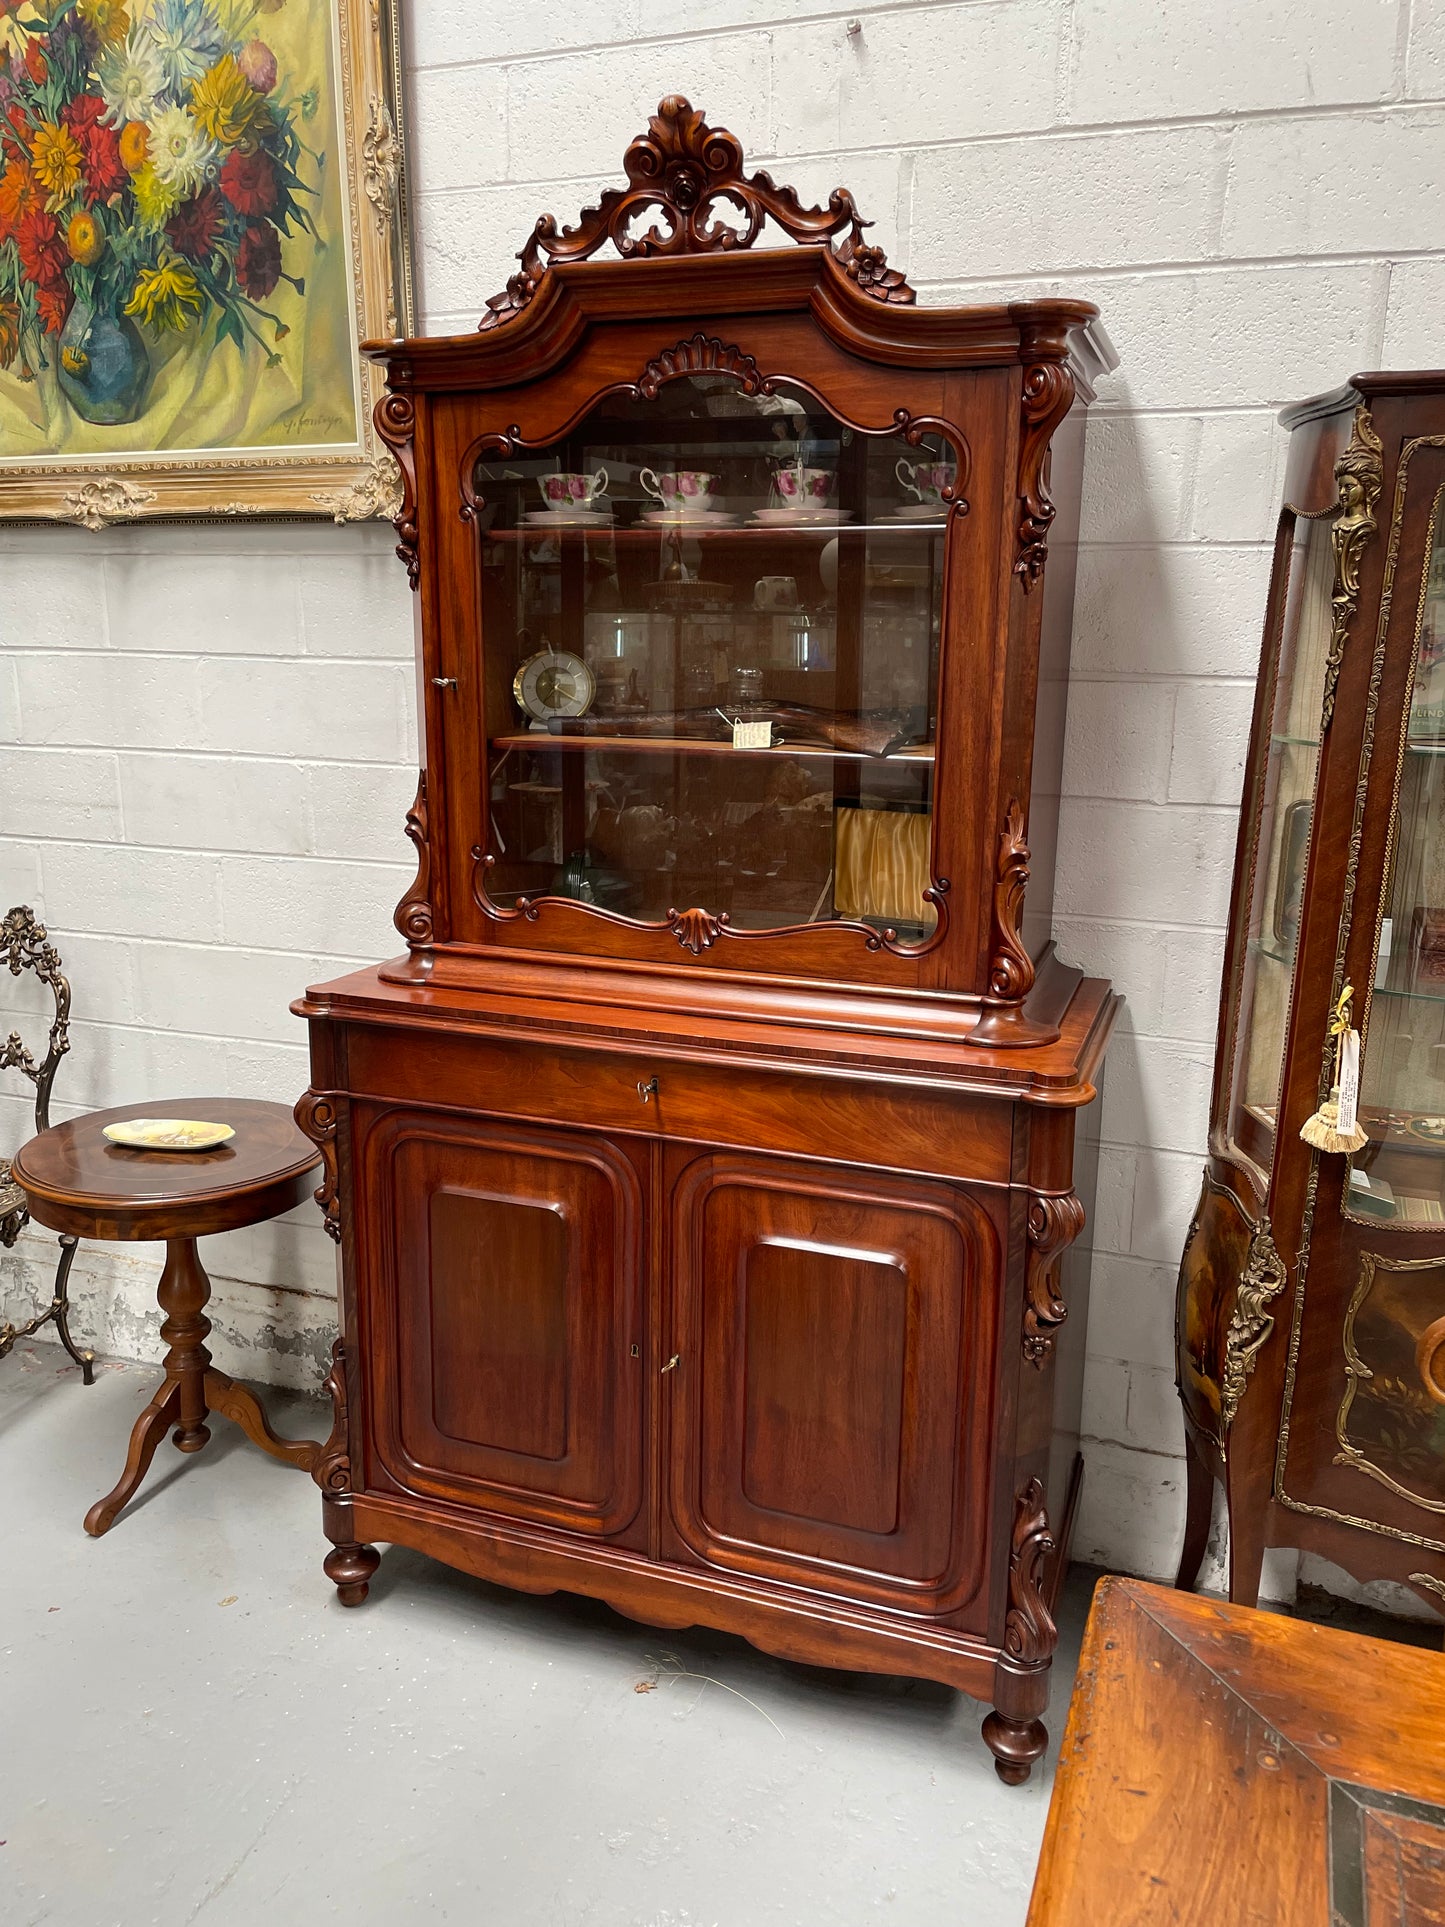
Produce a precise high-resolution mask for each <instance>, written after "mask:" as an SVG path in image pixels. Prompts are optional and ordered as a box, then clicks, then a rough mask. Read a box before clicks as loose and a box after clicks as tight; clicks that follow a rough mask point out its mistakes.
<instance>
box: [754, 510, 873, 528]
mask: <svg viewBox="0 0 1445 1927" xmlns="http://www.w3.org/2000/svg"><path fill="white" fill-rule="evenodd" d="M852 518H853V511H852V509H755V510H754V511H753V521H754V523H755V524H756V525H757V527H758V528H760V529H810V528H816V527H819V526H822V527H824V528H830V527H832V526H834V525H836V524H837V523H839V522H849V521H851V520H852Z"/></svg>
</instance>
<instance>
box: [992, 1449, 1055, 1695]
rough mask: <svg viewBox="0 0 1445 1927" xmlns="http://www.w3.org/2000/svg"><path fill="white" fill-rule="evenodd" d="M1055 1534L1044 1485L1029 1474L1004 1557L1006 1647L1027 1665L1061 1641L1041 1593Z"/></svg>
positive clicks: (1039, 1659) (1038, 1659) (1046, 1654)
mask: <svg viewBox="0 0 1445 1927" xmlns="http://www.w3.org/2000/svg"><path fill="white" fill-rule="evenodd" d="M1053 1550H1054V1535H1053V1533H1052V1532H1051V1531H1050V1530H1049V1515H1048V1513H1047V1512H1046V1511H1045V1510H1044V1488H1043V1484H1042V1482H1041V1481H1040V1480H1038V1479H1031V1480H1030V1481H1029V1483H1028V1485H1027V1486H1025V1488H1024V1490H1023V1491H1022V1492H1021V1493H1020V1494H1019V1496H1018V1502H1017V1505H1016V1507H1015V1510H1014V1531H1013V1549H1012V1551H1011V1553H1010V1555H1009V1562H1008V1596H1009V1607H1008V1614H1007V1616H1006V1618H1005V1620H1004V1633H1003V1644H1004V1651H1005V1652H1006V1653H1008V1655H1009V1656H1010V1658H1012V1659H1017V1660H1021V1661H1023V1663H1024V1664H1025V1665H1030V1666H1032V1665H1037V1664H1039V1663H1040V1662H1041V1661H1043V1660H1046V1659H1047V1658H1048V1657H1049V1655H1050V1654H1051V1653H1052V1652H1053V1650H1054V1648H1055V1646H1057V1645H1058V1643H1059V1633H1058V1628H1057V1627H1056V1626H1055V1624H1054V1619H1053V1614H1052V1613H1051V1612H1050V1611H1049V1608H1048V1603H1047V1601H1046V1600H1045V1598H1044V1588H1043V1581H1044V1562H1045V1560H1047V1559H1048V1558H1049V1557H1050V1556H1051V1555H1052V1553H1053Z"/></svg>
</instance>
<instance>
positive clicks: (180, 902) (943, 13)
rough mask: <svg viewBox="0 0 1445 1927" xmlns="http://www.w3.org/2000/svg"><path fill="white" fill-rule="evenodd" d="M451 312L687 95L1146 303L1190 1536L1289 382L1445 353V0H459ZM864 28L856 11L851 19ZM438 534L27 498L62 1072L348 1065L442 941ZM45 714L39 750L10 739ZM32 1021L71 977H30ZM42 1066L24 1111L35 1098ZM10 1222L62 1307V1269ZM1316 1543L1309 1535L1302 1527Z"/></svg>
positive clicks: (1141, 1192)
mask: <svg viewBox="0 0 1445 1927" xmlns="http://www.w3.org/2000/svg"><path fill="white" fill-rule="evenodd" d="M406 12H407V20H406V26H407V33H408V39H407V56H408V59H409V61H410V62H411V68H410V73H409V86H410V88H411V94H412V112H413V135H412V159H413V180H412V184H413V193H414V206H415V209H416V234H417V243H418V275H419V284H420V289H421V297H422V304H423V311H424V321H425V325H426V327H427V328H428V330H429V331H432V332H439V331H445V330H448V329H452V328H468V327H471V326H472V325H474V324H475V321H476V318H477V316H478V314H479V313H480V311H481V308H482V304H483V302H484V300H485V297H486V296H487V295H489V294H491V293H494V292H495V291H496V290H497V289H499V288H500V287H501V286H502V284H503V282H504V281H505V280H506V278H507V275H508V274H509V273H510V272H511V269H512V265H513V263H512V257H513V255H514V253H515V251H516V249H517V248H518V247H520V246H521V244H522V241H523V239H524V238H525V236H526V234H527V233H528V231H529V229H530V227H531V225H532V222H533V220H534V219H535V217H536V215H537V214H538V213H539V212H541V211H542V210H543V209H550V210H551V211H552V212H554V213H555V214H557V215H558V216H559V217H560V218H563V219H568V218H570V217H571V216H573V215H574V214H575V212H576V210H577V209H578V208H579V207H580V206H582V205H583V204H584V203H585V202H587V201H590V200H592V199H593V198H595V193H596V190H597V188H598V186H599V185H602V184H605V183H609V182H611V181H614V180H617V179H619V178H620V160H621V154H622V149H623V148H624V146H625V145H626V143H627V141H628V140H629V139H630V138H631V137H632V135H633V134H634V133H636V132H637V131H639V130H640V128H641V127H642V126H643V124H644V122H645V119H646V115H647V113H648V112H649V111H650V109H651V108H652V107H653V106H654V105H655V103H656V101H657V100H658V98H659V97H660V96H661V95H662V94H664V93H667V92H673V91H683V92H686V93H688V94H689V95H690V96H691V98H692V99H693V101H694V103H695V104H697V105H699V106H701V107H703V108H704V109H705V110H706V111H707V112H708V113H709V114H711V115H712V116H714V117H715V118H716V119H718V120H720V121H722V122H724V123H725V124H726V125H728V126H730V127H732V128H734V129H735V130H736V131H737V132H738V133H739V134H740V135H741V136H742V137H743V138H744V140H745V141H746V143H747V147H748V151H749V155H750V158H752V159H754V160H755V161H757V162H759V163H761V164H763V165H766V166H768V167H769V168H771V169H772V171H773V172H774V174H775V175H776V177H777V178H779V179H785V180H791V181H794V182H796V183H797V184H798V186H799V187H800V189H801V190H803V191H804V192H806V193H807V194H809V195H811V196H813V197H815V198H821V197H824V196H826V194H827V192H828V191H829V189H830V188H831V187H833V186H834V185H836V184H837V183H839V182H843V183H846V184H847V185H848V186H850V187H851V188H853V190H854V192H855V194H856V195H857V197H858V200H859V203H860V205H861V207H862V208H863V211H864V212H865V214H869V215H871V216H873V217H874V219H875V220H876V222H877V234H878V238H879V239H880V240H881V241H882V242H883V244H884V245H885V246H886V247H887V249H888V251H889V254H890V256H892V257H893V258H896V259H897V260H898V261H899V262H900V263H902V264H903V265H904V266H905V267H906V268H907V269H908V270H909V272H910V274H911V276H912V278H913V279H914V280H915V281H916V282H917V283H919V284H920V286H921V289H922V293H923V298H924V299H925V300H942V299H954V300H965V301H967V300H978V299H984V298H996V297H1008V296H1013V295H1028V294H1036V293H1043V292H1063V293H1070V294H1081V295H1085V296H1088V297H1090V298H1092V299H1095V300H1097V301H1098V302H1099V303H1100V304H1101V305H1102V307H1103V309H1104V314H1105V319H1106V322H1107V325H1108V327H1109V330H1110V332H1111V334H1112V335H1113V337H1114V340H1115V341H1116V343H1117V344H1118V347H1119V351H1120V355H1121V357H1122V362H1121V366H1120V368H1119V371H1118V373H1117V374H1115V375H1113V376H1111V377H1109V378H1108V380H1107V381H1106V382H1105V383H1104V384H1103V389H1102V393H1101V402H1100V406H1099V407H1098V408H1097V409H1096V411H1095V414H1094V417H1093V422H1092V424H1091V427H1090V432H1089V443H1088V465H1087V474H1086V490H1087V494H1086V500H1085V504H1084V511H1083V523H1082V532H1081V535H1082V547H1081V553H1080V565H1079V593H1078V599H1077V604H1076V611H1075V641H1074V678H1073V691H1072V702H1071V708H1070V717H1069V737H1068V747H1067V757H1066V768H1065V790H1066V797H1065V805H1064V820H1063V823H1062V826H1061V850H1060V878H1059V892H1058V931H1059V936H1060V941H1061V944H1062V947H1063V948H1064V950H1065V952H1066V954H1068V955H1070V956H1071V957H1073V958H1076V959H1078V960H1079V961H1081V962H1083V963H1085V964H1087V965H1089V966H1090V967H1091V968H1093V969H1096V970H1099V971H1101V972H1103V973H1105V974H1107V975H1110V976H1112V977H1113V979H1114V980H1115V982H1116V983H1117V985H1118V986H1119V988H1120V989H1121V990H1122V991H1123V992H1124V993H1125V995H1126V997H1127V998H1128V1009H1127V1013H1126V1016H1125V1018H1124V1022H1123V1026H1122V1030H1121V1033H1120V1036H1119V1042H1118V1046H1117V1049H1116V1051H1115V1054H1114V1057H1113V1060H1112V1064H1111V1072H1110V1082H1109V1088H1108V1096H1107V1100H1106V1106H1105V1131H1106V1137H1107V1142H1106V1144H1105V1146H1104V1150H1103V1154H1102V1159H1101V1174H1100V1197H1099V1208H1098V1216H1097V1221H1096V1226H1095V1233H1096V1241H1097V1245H1098V1249H1099V1257H1098V1262H1097V1269H1096V1276H1095V1286H1094V1304H1093V1312H1092V1316H1091V1321H1090V1329H1089V1351H1090V1365H1089V1377H1088V1383H1087V1422H1088V1426H1089V1429H1090V1432H1091V1435H1092V1436H1091V1441H1090V1448H1089V1457H1090V1476H1089V1482H1088V1486H1087V1489H1086V1497H1085V1504H1084V1511H1083V1515H1082V1518H1081V1521H1080V1527H1079V1549H1080V1551H1081V1552H1082V1553H1084V1554H1085V1555H1087V1556H1091V1557H1095V1558H1099V1559H1102V1560H1105V1561H1109V1562H1113V1563H1117V1564H1120V1565H1123V1566H1125V1567H1129V1568H1132V1569H1133V1570H1136V1571H1141V1572H1147V1573H1152V1574H1163V1573H1167V1572H1168V1571H1169V1570H1170V1569H1171V1564H1172V1561H1173V1559H1174V1557H1175V1554H1176V1548H1177V1543H1178V1537H1179V1530H1180V1519H1181V1508H1182V1488H1181V1465H1180V1459H1179V1452H1180V1443H1181V1433H1180V1425H1179V1419H1178V1416H1177V1410H1176V1406H1175V1402H1174V1392H1173V1386H1172V1360H1171V1344H1172V1301H1173V1280H1174V1268H1175V1265H1176V1264H1177V1261H1178V1255H1179V1248H1180V1244H1181V1242H1182V1239H1183V1235H1184V1230H1185V1227H1186V1225H1187V1223H1188V1219H1189V1214H1190V1211H1191V1209H1192V1207H1193V1203H1194V1198H1195V1194H1196V1191H1197V1187H1198V1181H1199V1165H1200V1159H1201V1154H1202V1150H1203V1145H1204V1134H1205V1125H1206V1106H1207V1101H1208V1087H1209V1064H1210V1056H1211V1052H1212V1048H1213V1039H1214V1021H1215V1004H1216V999H1217V995H1218V976H1219V965H1220V956H1221V948H1222V928H1223V923H1224V918H1225V915H1226V911H1227V906H1228V897H1229V881H1230V871H1231V867H1232V863H1233V854H1234V834H1235V812H1236V807H1237V799H1238V793H1239V782H1240V769H1241V759H1242V755H1243V750H1244V742H1245V736H1246V733H1247V729H1248V720H1249V705H1250V696H1251V685H1252V680H1253V676H1254V670H1255V664H1256V660H1257V654H1258V646H1259V632H1260V625H1261V619H1262V615H1263V606H1264V592H1265V584H1266V578H1267V573H1268V566H1269V541H1270V535H1271V530H1272V527H1273V522H1274V517H1275V514H1276V508H1277V501H1278V495H1279V486H1280V476H1281V450H1282V437H1281V436H1280V434H1279V432H1278V430H1277V429H1276V427H1275V425H1274V422H1273V411H1274V410H1275V409H1276V408H1277V407H1278V406H1279V405H1280V404H1282V403H1284V402H1286V401H1290V400H1294V399H1297V398H1298V397H1300V396H1303V395H1307V394H1310V393H1312V392H1314V391H1316V390H1319V389H1323V388H1326V387H1330V386H1333V385H1334V384H1335V383H1337V382H1338V381H1340V380H1341V379H1342V378H1343V377H1344V376H1346V375H1348V374H1350V373H1351V372H1353V371H1354V370H1355V369H1357V368H1364V367H1376V366H1390V365H1392V366H1439V365H1440V364H1441V363H1442V362H1445V322H1442V316H1445V219H1442V215H1445V207H1442V198H1445V0H1309V3H1308V4H1306V3H1305V0H1217V4H1215V5H1213V6H1211V7H1201V6H1199V5H1198V4H1195V3H1194V0H972V3H965V4H958V3H957V0H945V3H935V0H881V3H880V4H875V5H865V4H858V3H857V0H855V3H854V4H853V5H851V6H847V7H844V6H841V5H837V4H833V0H709V4H707V5H705V6H704V5H701V4H693V5H691V6H688V5H682V6H679V5H678V4H677V0H574V4H573V5H571V6H570V7H566V8H557V7H552V8H543V7H537V6H526V5H522V4H520V0H493V3H492V4H491V5H489V6H486V7H481V6H477V5H476V4H475V3H474V0H410V3H409V4H408V6H407V9H406ZM852 21H857V22H858V23H859V26H860V30H859V31H858V32H856V33H852V34H850V33H849V32H848V26H849V23H850V22H852ZM390 550H391V539H390V535H389V532H388V531H386V530H383V529H362V530H354V529H353V530H336V529H333V528H330V527H314V528H313V527H295V526H287V527H278V528H273V529H266V528H241V527H235V526H226V527H218V528H204V529H194V528H191V529H165V528H146V529H141V530H130V531H111V532H109V533H107V534H105V535H102V536H99V537H94V536H87V535H84V534H82V533H79V532H74V531H64V530H48V529H38V530H37V529H25V528H11V529H8V530H3V531H0V742H3V743H4V744H5V745H6V747H5V748H4V749H3V751H0V898H3V900H4V903H5V904H8V903H11V902H16V901H33V902H36V903H37V904H39V905H40V906H41V907H42V908H43V909H44V911H45V913H46V914H47V916H48V917H49V919H50V922H51V926H52V928H53V930H54V931H55V934H56V937H57V940H58V941H59V943H60V945H61V948H62V950H63V952H64V954H65V956H66V958H67V961H68V962H69V964H70V966H71V968H72V972H73V975H74V978H75V982H76V1000H77V1012H78V1022H77V1024H76V1026H75V1050H74V1053H73V1055H72V1057H71V1059H70V1061H69V1062H68V1063H67V1064H66V1066H65V1069H64V1071H63V1073H62V1076H61V1081H60V1084H59V1102H58V1104H57V1111H58V1113H59V1115H61V1116H65V1115H69V1114H71V1113H73V1112H74V1111H76V1110H79V1109H83V1108H86V1107H88V1106H91V1105H99V1104H108V1103H118V1102H121V1101H123V1100H124V1099H126V1098H128V1097H131V1096H136V1095H140V1094H154V1093H163V1092H175V1093H178V1094H180V1093H199V1092H202V1091H206V1090H216V1089H229V1090H231V1091H234V1092H236V1093H243V1094H246V1095H270V1096H274V1097H277V1098H283V1099H286V1100H290V1099H291V1098H293V1097H294V1096H295V1094H296V1093H297V1091H298V1090H300V1089H301V1088H302V1086H303V1084H304V1082H305V1055H304V1048H303V1038H302V1035H301V1027H300V1026H299V1025H298V1024H297V1023H296V1022H295V1020H294V1019H292V1018H291V1017H290V1016H289V1014H288V1012H287V1010H286V1005H287V1003H288V1002H289V1000H290V998H291V996H293V995H294V994H295V993H296V992H297V991H299V990H300V989H302V988H303V987H304V986H305V984H306V983H307V982H308V981H314V980H315V979H317V978H318V977H321V976H324V975H327V974H332V973H335V972H337V971H339V970H342V969H344V968H347V967H348V966H350V965H351V964H354V963H358V962H365V961H370V960H373V959H375V958H377V957H379V956H382V955H385V954H388V953H389V952H391V951H392V950H394V949H395V947H396V944H395V938H394V934H393V932H392V931H391V927H390V914H391V908H392V905H393V903H394V901H395V899H396V897H397V895H398V894H399V893H400V889H401V887H402V885H403V882H404V880H405V879H406V878H407V877H408V876H409V875H410V864H409V862H408V860H407V859H408V855H409V852H408V851H407V848H406V845H405V843H404V841H403V838H402V834H401V819H402V815H403V812H404V810H405V808H406V805H407V803H408V801H409V799H410V795H411V788H412V784H413V781H414V776H413V767H414V757H415V715H414V695H413V686H412V677H411V669H410V663H411V650H412V605H411V598H410V596H409V594H408V593H407V590H406V586H405V581H404V578H403V576H402V573H401V570H400V569H399V568H398V566H397V565H396V563H395V562H394V561H393V559H392V557H391V554H390ZM12 744H13V747H10V745H12ZM3 999H4V1002H3V1005H0V1023H3V1024H4V1027H5V1028H8V1025H9V1021H12V1019H11V1017H10V1013H11V1012H12V1011H13V1012H15V1013H17V1016H16V1017H15V1018H14V1019H13V1021H19V1015H18V1014H24V1013H30V1014H32V1015H33V1014H34V1013H36V1012H38V1010H39V1008H40V1006H39V1004H38V1003H37V1002H36V1001H35V998H34V991H33V986H25V985H21V986H14V987H12V985H11V984H10V982H9V980H8V979H7V980H6V981H5V984H4V986H3ZM26 1116H27V1111H26V1105H25V1102H24V1098H23V1095H22V1094H21V1092H20V1090H19V1089H18V1087H10V1088H7V1090H6V1092H4V1093H0V1144H10V1143H14V1142H15V1141H17V1140H18V1139H19V1138H20V1137H21V1136H22V1135H24V1133H25V1129H26ZM49 1250H50V1247H49V1246H48V1245H47V1244H46V1242H45V1241H43V1240H42V1239H40V1238H39V1237H38V1236H37V1237H27V1238H26V1239H25V1240H24V1241H22V1244H21V1246H20V1248H19V1249H18V1251H17V1253H15V1254H11V1255H10V1256H9V1257H8V1258H6V1259H4V1260H0V1295H8V1298H9V1300H10V1304H9V1309H10V1310H11V1311H12V1313H13V1311H14V1309H15V1308H16V1306H17V1302H18V1299H19V1297H20V1295H21V1292H22V1289H24V1290H38V1289H39V1287H40V1285H41V1283H42V1280H43V1279H44V1278H45V1277H46V1276H47V1275H48V1268H49ZM205 1255H206V1258H207V1262H208V1264H209V1265H210V1266H211V1268H212V1271H213V1274H214V1276H215V1278H216V1281H217V1293H216V1300H215V1314H214V1315H215V1318H216V1324H217V1332H216V1336H215V1339H214V1340H213V1344H214V1347H215V1349H216V1352H217V1355H218V1358H219V1359H220V1361H221V1362H222V1363H223V1364H225V1365H229V1366H230V1367H231V1368H232V1369H234V1370H237V1371H239V1372H241V1373H244V1374H247V1375H249V1376H252V1377H255V1378H261V1379H273V1380H276V1381H278V1382H280V1381H284V1382H290V1383H298V1384H303V1383H313V1382H314V1381H315V1379H316V1377H317V1376H318V1374H319V1371H320V1364H321V1360H322V1358H323V1356H324V1353H325V1350H326V1346H327V1342H328V1332H329V1325H330V1320H331V1309H330V1294H331V1289H332V1253H331V1248H330V1246H329V1245H328V1244H327V1242H326V1240H325V1238H324V1237H323V1235H322V1233H321V1231H320V1228H319V1225H318V1224H317V1222H316V1217H315V1214H314V1213H312V1212H311V1211H309V1210H308V1211H304V1212H297V1213H294V1214H292V1216H291V1217H290V1218H288V1219H287V1220H285V1221H283V1222H282V1223H280V1224H279V1225H276V1226H268V1227H258V1228H256V1229H255V1230H252V1231H247V1232H240V1233H235V1234H233V1235H231V1236H230V1237H227V1238H220V1239H214V1240H211V1241H209V1244H208V1249H207V1251H206V1254H205ZM156 1264H157V1253H156V1252H154V1251H153V1250H152V1249H151V1248H149V1247H144V1248H141V1247H138V1248H135V1249H133V1250H131V1251H128V1252H121V1251H119V1250H117V1249H116V1248H109V1249H104V1248H98V1247H92V1248H89V1249H87V1250H86V1251H85V1252H84V1254H83V1258H82V1261H81V1263H80V1264H79V1265H78V1266H77V1272H76V1284H77V1296H78V1299H79V1311H78V1315H77V1321H76V1322H77V1325H78V1327H79V1328H80V1329H82V1330H84V1331H87V1332H89V1333H91V1334H93V1335H94V1337H95V1338H96V1340H97V1341H98V1342H99V1343H100V1344H101V1345H102V1346H103V1347H106V1348H110V1349H115V1350H120V1351H124V1352H130V1353H135V1354H144V1355H154V1354H155V1352H156V1350H157V1344H156V1339H155V1324H156V1321H155V1317H154V1315H153V1312H152V1310H151V1306H152V1299H151V1292H152V1286H153V1281H154V1277H155V1271H156ZM1272 1571H1273V1573H1274V1583H1275V1584H1276V1585H1282V1584H1287V1583H1288V1578H1289V1572H1288V1562H1283V1563H1281V1562H1274V1564H1273V1566H1272Z"/></svg>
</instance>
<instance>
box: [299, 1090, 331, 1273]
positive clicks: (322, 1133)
mask: <svg viewBox="0 0 1445 1927" xmlns="http://www.w3.org/2000/svg"><path fill="white" fill-rule="evenodd" d="M340 1101H341V1100H340V1097H339V1096H338V1095H337V1093H336V1092H334V1091H307V1092H306V1094H305V1095H304V1096H303V1097H301V1098H298V1099H297V1102H296V1113H295V1115H296V1122H297V1124H298V1125H299V1126H300V1128H301V1129H302V1131H304V1132H305V1134H306V1136H307V1137H309V1138H310V1140H311V1142H312V1143H313V1144H314V1145H316V1146H317V1147H318V1149H319V1150H320V1152H321V1182H320V1184H318V1185H317V1187H316V1190H315V1192H314V1193H313V1195H314V1197H315V1199H316V1202H317V1204H319V1205H320V1207H321V1213H322V1217H323V1220H324V1222H325V1225H326V1235H327V1237H329V1238H334V1239H335V1240H336V1242H337V1243H338V1244H340V1243H341V1180H340V1176H339V1174H338V1170H337V1163H336V1132H337V1128H338V1126H339V1125H340V1122H341V1113H340V1111H339V1110H338V1109H337V1106H338V1104H339V1103H340Z"/></svg>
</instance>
